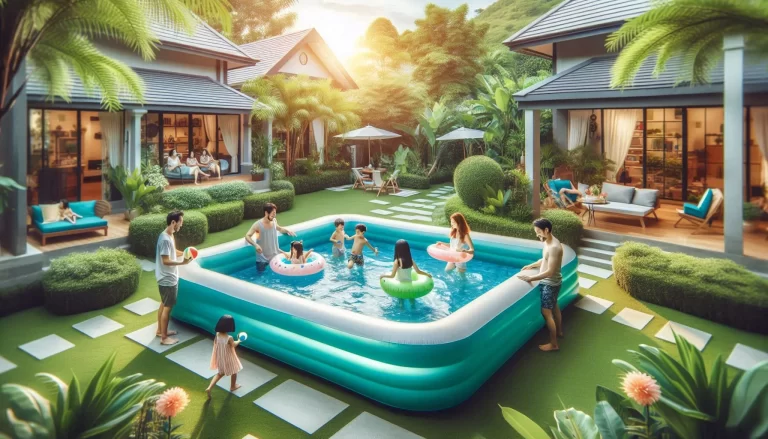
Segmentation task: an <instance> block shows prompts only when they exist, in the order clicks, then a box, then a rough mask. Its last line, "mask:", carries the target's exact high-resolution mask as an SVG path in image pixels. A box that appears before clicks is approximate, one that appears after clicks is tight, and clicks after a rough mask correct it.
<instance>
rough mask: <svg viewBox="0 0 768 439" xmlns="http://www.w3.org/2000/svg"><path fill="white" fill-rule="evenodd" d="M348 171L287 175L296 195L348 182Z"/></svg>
mask: <svg viewBox="0 0 768 439" xmlns="http://www.w3.org/2000/svg"><path fill="white" fill-rule="evenodd" d="M349 175H350V171H324V172H318V173H315V174H313V175H294V176H291V177H288V179H287V180H288V181H289V182H291V183H292V184H293V187H294V192H295V194H296V195H301V194H308V193H310V192H317V191H321V190H323V189H325V188H329V187H335V186H342V185H345V184H349Z"/></svg>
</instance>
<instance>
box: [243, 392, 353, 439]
mask: <svg viewBox="0 0 768 439" xmlns="http://www.w3.org/2000/svg"><path fill="white" fill-rule="evenodd" d="M253 403H254V404H256V405H257V406H259V407H261V408H263V409H264V410H266V411H268V412H270V413H272V414H273V415H275V416H277V417H278V418H281V419H283V420H284V421H286V422H288V423H290V424H291V425H293V426H295V427H298V428H300V429H302V430H304V431H306V432H307V433H309V434H312V433H314V432H315V431H317V430H318V429H319V428H320V427H322V426H323V425H325V424H327V423H328V421H330V420H331V419H333V418H335V417H336V415H338V414H339V413H341V412H342V411H344V409H346V408H347V407H349V405H348V404H346V403H343V402H341V401H339V400H338V399H336V398H332V397H330V396H328V395H326V394H324V393H322V392H318V391H317V390H315V389H312V388H310V387H307V386H305V385H304V384H301V383H297V382H296V381H294V380H288V381H286V382H284V383H282V384H280V385H279V386H277V387H275V388H274V389H272V390H270V391H269V392H267V393H266V394H265V395H264V396H262V397H261V398H259V399H257V400H256V401H253Z"/></svg>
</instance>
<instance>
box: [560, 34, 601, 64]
mask: <svg viewBox="0 0 768 439" xmlns="http://www.w3.org/2000/svg"><path fill="white" fill-rule="evenodd" d="M605 37H606V36H605V35H595V36H592V37H587V38H579V39H576V40H569V41H561V42H558V43H557V59H556V60H555V63H556V67H557V72H558V73H559V72H562V71H563V70H566V69H569V68H571V67H573V66H575V65H577V64H579V63H582V62H584V61H586V60H588V59H590V58H592V57H595V56H600V55H605V54H607V53H608V51H607V50H606V49H605Z"/></svg>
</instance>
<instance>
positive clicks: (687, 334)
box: [656, 322, 712, 351]
mask: <svg viewBox="0 0 768 439" xmlns="http://www.w3.org/2000/svg"><path fill="white" fill-rule="evenodd" d="M672 331H674V332H675V333H676V334H677V335H679V336H680V337H683V338H684V339H686V340H688V341H689V342H690V343H691V344H692V345H694V346H696V349H698V350H699V351H703V350H704V348H705V347H706V346H707V343H709V340H710V339H711V338H712V334H709V333H707V332H704V331H700V330H698V329H696V328H691V327H690V326H685V325H683V324H680V323H675V322H667V324H666V325H664V327H663V328H661V330H660V331H659V332H657V333H656V338H660V339H662V340H666V341H668V342H670V343H674V342H675V336H674V334H673V333H672Z"/></svg>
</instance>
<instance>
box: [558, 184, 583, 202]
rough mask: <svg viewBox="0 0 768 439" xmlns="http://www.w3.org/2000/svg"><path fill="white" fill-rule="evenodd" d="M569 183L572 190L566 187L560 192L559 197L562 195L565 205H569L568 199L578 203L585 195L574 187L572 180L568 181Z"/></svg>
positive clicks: (561, 198)
mask: <svg viewBox="0 0 768 439" xmlns="http://www.w3.org/2000/svg"><path fill="white" fill-rule="evenodd" d="M566 181H568V183H570V184H571V187H570V188H567V187H564V188H561V189H560V191H559V192H558V195H560V200H561V201H562V202H563V205H567V204H568V202H567V201H566V198H568V199H569V200H570V201H571V202H574V201H576V200H577V199H578V198H579V197H581V196H583V195H584V194H582V193H581V191H580V190H578V189H576V188H575V187H573V182H571V181H570V180H566Z"/></svg>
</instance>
